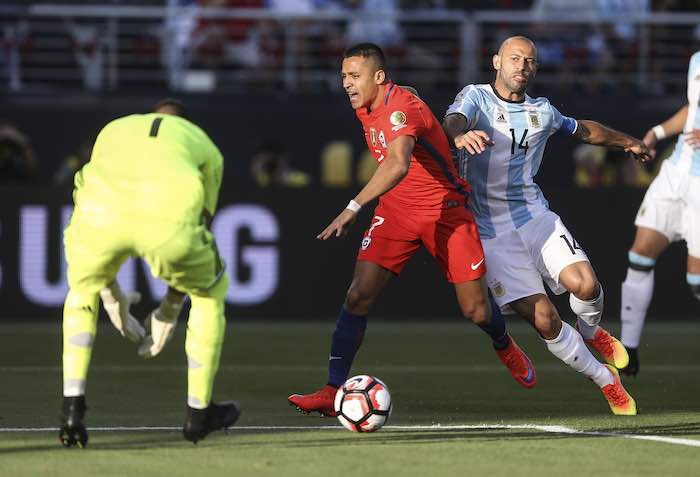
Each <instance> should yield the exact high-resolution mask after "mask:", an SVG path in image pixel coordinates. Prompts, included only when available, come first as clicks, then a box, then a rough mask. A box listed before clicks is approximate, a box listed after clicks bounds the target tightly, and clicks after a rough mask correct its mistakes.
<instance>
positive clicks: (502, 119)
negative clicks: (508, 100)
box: [496, 111, 508, 123]
mask: <svg viewBox="0 0 700 477" xmlns="http://www.w3.org/2000/svg"><path fill="white" fill-rule="evenodd" d="M496 122H497V123H507V122H508V120H507V119H506V115H505V113H504V112H503V111H496Z"/></svg>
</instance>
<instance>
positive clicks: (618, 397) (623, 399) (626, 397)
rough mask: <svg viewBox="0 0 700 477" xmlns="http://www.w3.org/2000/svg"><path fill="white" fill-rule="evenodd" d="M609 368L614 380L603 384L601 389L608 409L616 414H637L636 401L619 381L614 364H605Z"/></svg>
mask: <svg viewBox="0 0 700 477" xmlns="http://www.w3.org/2000/svg"><path fill="white" fill-rule="evenodd" d="M605 367H606V368H608V369H609V370H610V372H611V373H612V375H613V379H614V380H615V381H614V382H613V383H612V384H608V385H607V386H603V387H602V388H601V391H602V392H603V396H605V399H607V400H608V404H609V405H610V410H611V411H612V412H613V414H616V415H618V416H635V415H637V403H636V402H635V401H634V398H632V396H630V394H629V393H628V392H627V391H626V390H625V388H624V387H623V386H622V381H620V375H619V373H618V372H617V369H616V368H615V367H614V366H611V365H609V364H606V365H605Z"/></svg>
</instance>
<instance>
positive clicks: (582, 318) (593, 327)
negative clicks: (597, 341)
mask: <svg viewBox="0 0 700 477" xmlns="http://www.w3.org/2000/svg"><path fill="white" fill-rule="evenodd" d="M599 287H600V292H599V293H598V296H597V297H596V298H594V299H593V300H581V299H580V298H578V297H576V296H574V294H573V293H570V294H569V305H570V306H571V311H573V312H574V314H575V315H576V316H577V317H578V318H577V321H576V324H577V326H578V331H579V333H581V336H583V339H585V340H591V339H593V337H594V336H595V332H596V331H598V323H599V322H600V317H601V316H603V304H604V295H603V286H602V285H599Z"/></svg>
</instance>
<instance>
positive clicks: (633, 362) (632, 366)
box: [620, 346, 639, 376]
mask: <svg viewBox="0 0 700 477" xmlns="http://www.w3.org/2000/svg"><path fill="white" fill-rule="evenodd" d="M625 349H627V354H628V355H629V356H630V362H629V364H628V365H627V366H626V367H624V368H623V369H621V370H620V372H622V374H624V375H625V376H637V373H638V372H639V355H638V354H637V348H629V347H627V346H625Z"/></svg>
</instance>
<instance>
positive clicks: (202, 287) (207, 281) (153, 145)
mask: <svg viewBox="0 0 700 477" xmlns="http://www.w3.org/2000/svg"><path fill="white" fill-rule="evenodd" d="M222 169H223V157H222V156H221V153H220V152H219V150H218V148H217V147H216V146H215V145H214V143H213V142H212V141H211V140H210V139H209V137H208V136H207V135H206V133H204V132H203V131H202V130H201V129H200V128H199V127H197V126H196V125H194V124H193V123H191V122H190V121H188V120H187V119H185V111H184V107H183V106H182V104H181V103H180V102H178V101H175V100H171V99H167V100H163V101H161V102H160V103H158V104H157V105H156V107H155V109H154V112H153V113H150V114H133V115H130V116H125V117H123V118H119V119H116V120H114V121H112V122H110V123H109V124H107V126H105V127H104V129H102V131H101V132H100V134H99V135H98V137H97V140H96V142H95V145H94V148H93V152H92V157H91V160H90V162H89V163H88V164H86V165H85V167H83V169H82V170H80V171H78V173H77V174H76V175H75V190H74V193H73V199H74V201H75V209H74V212H73V216H72V218H71V221H70V224H69V225H68V227H67V228H66V230H65V233H64V246H65V256H66V261H67V263H68V287H69V290H68V295H67V296H66V301H65V305H64V309H63V396H64V398H63V415H62V422H61V429H60V436H59V437H60V439H61V442H62V443H63V445H64V446H67V447H70V446H79V447H84V446H85V445H86V444H87V440H88V435H87V431H86V429H85V424H84V417H85V410H86V405H85V388H86V378H87V372H88V367H89V365H90V356H91V353H92V344H93V342H94V339H95V332H96V322H97V313H98V305H99V303H98V300H99V298H98V297H100V296H101V297H102V301H103V302H104V306H105V309H106V310H107V314H108V315H109V318H110V320H111V321H112V323H113V324H114V325H115V327H116V328H117V330H119V332H120V333H121V334H122V335H123V336H124V337H126V338H127V339H129V340H131V341H133V342H135V343H137V344H139V345H140V347H139V354H141V355H142V356H144V357H151V356H155V355H157V354H158V353H159V352H160V351H161V349H162V348H163V346H164V345H165V343H166V342H167V341H168V339H169V338H170V337H171V336H172V333H173V332H174V329H175V324H176V322H177V316H178V314H179V312H180V308H181V306H182V302H183V299H184V297H185V295H188V296H189V297H190V300H191V309H190V314H189V319H188V326H187V338H186V341H185V351H186V353H187V362H188V376H187V377H188V384H187V388H188V389H187V416H186V420H185V424H184V426H183V434H184V437H185V438H186V439H187V440H190V441H193V442H197V441H198V440H200V439H202V438H204V436H206V435H207V434H209V433H210V432H212V431H214V430H217V429H222V428H226V427H228V426H230V425H232V424H233V423H234V422H235V421H236V420H237V419H238V416H239V414H240V409H239V408H238V405H237V404H236V403H234V402H225V403H220V404H216V403H213V402H211V394H212V388H213V384H214V377H215V375H216V371H217V369H218V367H219V357H220V354H221V346H222V344H223V337H224V329H225V325H226V318H225V317H224V297H225V295H226V290H227V286H228V276H227V274H226V270H225V268H224V264H223V262H222V260H221V257H220V256H219V253H218V251H217V249H216V245H215V243H214V239H213V236H212V234H211V233H210V232H209V228H208V226H209V223H210V221H211V218H212V216H213V214H214V212H215V209H216V202H217V198H218V195H219V188H220V186H221V176H222ZM129 257H142V258H143V259H144V260H145V261H146V262H147V263H148V265H149V267H150V269H151V272H152V273H153V275H154V276H156V277H159V278H161V279H162V280H164V281H165V282H166V283H167V284H168V285H169V289H168V293H167V295H166V297H165V298H164V299H163V301H162V303H161V304H160V306H159V307H158V308H157V309H156V310H155V311H154V312H152V313H151V314H150V315H149V317H148V318H147V321H146V325H147V326H146V327H147V328H148V330H149V332H150V333H149V334H148V335H146V333H147V332H146V330H144V328H143V327H142V326H141V324H140V323H139V322H138V321H137V320H136V319H135V318H134V317H133V316H131V314H130V313H129V305H130V303H131V302H132V301H134V300H133V298H132V297H127V296H125V295H124V294H123V293H122V292H121V290H120V289H119V285H118V284H117V282H116V280H115V277H116V275H117V272H118V271H119V268H120V266H121V265H122V263H124V261H125V260H126V259H127V258H129Z"/></svg>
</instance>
